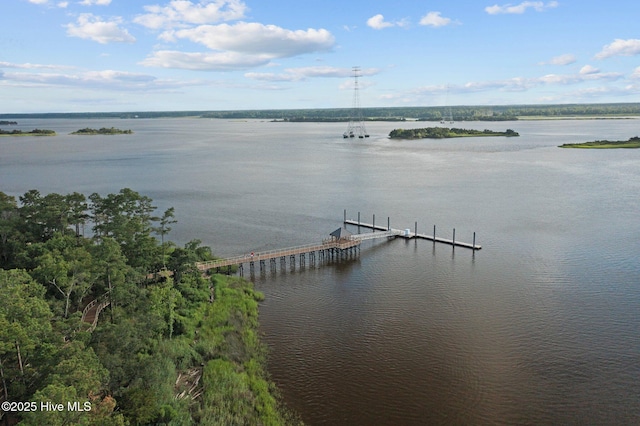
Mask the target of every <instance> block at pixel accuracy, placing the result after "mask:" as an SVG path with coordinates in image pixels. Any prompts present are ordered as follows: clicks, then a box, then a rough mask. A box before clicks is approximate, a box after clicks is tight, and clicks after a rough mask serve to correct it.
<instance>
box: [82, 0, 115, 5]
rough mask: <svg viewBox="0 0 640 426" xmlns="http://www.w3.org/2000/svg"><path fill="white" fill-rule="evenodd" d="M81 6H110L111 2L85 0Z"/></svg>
mask: <svg viewBox="0 0 640 426" xmlns="http://www.w3.org/2000/svg"><path fill="white" fill-rule="evenodd" d="M80 4H81V5H83V6H94V5H95V6H109V5H110V4H111V0H83V1H81V2H80Z"/></svg>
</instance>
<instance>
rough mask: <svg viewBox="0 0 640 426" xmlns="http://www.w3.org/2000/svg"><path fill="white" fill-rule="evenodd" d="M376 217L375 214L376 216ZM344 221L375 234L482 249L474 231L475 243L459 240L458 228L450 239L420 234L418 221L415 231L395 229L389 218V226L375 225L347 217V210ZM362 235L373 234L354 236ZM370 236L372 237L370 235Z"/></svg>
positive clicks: (356, 236)
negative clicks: (378, 232)
mask: <svg viewBox="0 0 640 426" xmlns="http://www.w3.org/2000/svg"><path fill="white" fill-rule="evenodd" d="M358 216H359V214H358ZM374 219H375V216H374ZM344 223H345V224H346V225H355V226H359V227H363V228H367V229H372V230H373V231H374V235H375V233H376V231H383V232H388V233H391V234H393V235H395V236H398V237H401V238H406V239H412V238H420V239H423V240H429V241H433V242H434V243H442V244H449V245H451V246H454V247H464V248H468V249H472V250H480V249H482V246H481V245H478V244H476V241H475V232H474V233H473V243H465V242H462V241H457V240H456V239H455V238H456V230H455V229H454V230H453V238H452V239H448V238H441V237H436V236H435V235H427V234H420V233H418V232H417V230H418V225H417V223H416V224H415V227H414V231H413V232H412V231H411V230H410V229H404V230H402V229H394V228H391V227H390V226H389V220H388V219H387V226H381V225H375V224H372V223H366V222H361V221H360V220H352V219H347V218H346V212H345V219H344ZM435 229H436V227H435V226H434V227H433V230H434V234H435ZM360 235H366V236H369V235H371V234H354V235H353V236H354V237H355V238H358V236H360ZM369 238H370V237H369Z"/></svg>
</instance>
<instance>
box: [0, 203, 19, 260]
mask: <svg viewBox="0 0 640 426" xmlns="http://www.w3.org/2000/svg"><path fill="white" fill-rule="evenodd" d="M19 223H20V213H19V210H18V205H17V203H16V199H15V197H11V196H9V195H7V194H5V193H4V192H0V267H5V268H7V267H11V266H13V264H14V259H13V257H14V255H15V252H16V250H17V246H18V245H19V243H20V241H21V240H22V236H21V234H20V232H19V231H18V225H19Z"/></svg>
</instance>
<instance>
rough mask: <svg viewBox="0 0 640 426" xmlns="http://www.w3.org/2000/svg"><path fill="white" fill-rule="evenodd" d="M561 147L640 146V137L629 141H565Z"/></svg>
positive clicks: (611, 147)
mask: <svg viewBox="0 0 640 426" xmlns="http://www.w3.org/2000/svg"><path fill="white" fill-rule="evenodd" d="M559 148H581V149H615V148H640V137H638V136H634V137H632V138H629V140H627V141H608V140H603V141H593V142H584V143H565V144H563V145H560V146H559Z"/></svg>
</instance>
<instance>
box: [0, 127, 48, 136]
mask: <svg viewBox="0 0 640 426" xmlns="http://www.w3.org/2000/svg"><path fill="white" fill-rule="evenodd" d="M55 134H56V132H55V131H53V130H46V129H33V130H30V131H28V132H25V131H24V130H17V129H14V130H11V131H8V130H1V129H0V135H9V136H54V135H55Z"/></svg>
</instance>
